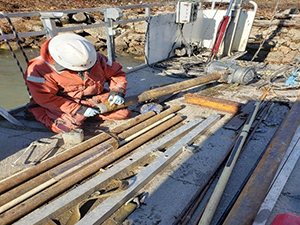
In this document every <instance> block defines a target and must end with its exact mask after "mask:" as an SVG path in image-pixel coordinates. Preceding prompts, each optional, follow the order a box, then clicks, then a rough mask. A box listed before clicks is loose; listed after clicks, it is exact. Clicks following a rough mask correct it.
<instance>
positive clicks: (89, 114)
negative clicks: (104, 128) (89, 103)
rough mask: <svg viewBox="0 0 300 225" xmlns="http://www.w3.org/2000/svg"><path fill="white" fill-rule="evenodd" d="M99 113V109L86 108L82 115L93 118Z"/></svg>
mask: <svg viewBox="0 0 300 225" xmlns="http://www.w3.org/2000/svg"><path fill="white" fill-rule="evenodd" d="M99 113H100V111H99V109H94V108H87V109H86V110H85V112H84V113H83V115H84V116H85V117H93V116H96V115H98V114H99Z"/></svg>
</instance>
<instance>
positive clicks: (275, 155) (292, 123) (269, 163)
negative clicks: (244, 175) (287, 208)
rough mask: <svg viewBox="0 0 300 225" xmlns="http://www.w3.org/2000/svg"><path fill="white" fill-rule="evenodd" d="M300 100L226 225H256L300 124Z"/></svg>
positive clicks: (257, 168)
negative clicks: (262, 205) (258, 214)
mask: <svg viewBox="0 0 300 225" xmlns="http://www.w3.org/2000/svg"><path fill="white" fill-rule="evenodd" d="M299 112H300V98H298V99H297V101H296V102H295V103H294V105H293V106H292V108H291V110H290V111H289V112H288V114H287V115H286V117H285V119H284V121H283V122H282V124H281V125H280V127H279V129H278V130H277V132H276V133H275V135H274V137H273V139H272V141H271V143H270V144H269V145H268V148H267V150H266V153H265V154H264V156H263V157H262V159H261V160H260V162H259V163H258V165H257V167H256V169H255V170H254V172H253V173H252V175H251V177H250V179H249V181H248V182H247V184H246V185H245V187H244V189H243V191H242V193H241V194H240V196H239V197H238V199H237V201H236V203H235V204H234V205H233V207H232V209H231V211H230V212H229V214H228V216H227V218H226V220H225V222H224V223H223V224H224V225H229V224H230V225H237V224H245V225H246V224H252V223H253V221H254V219H255V216H256V214H257V212H258V210H259V207H260V205H261V204H262V202H263V200H264V198H265V196H266V194H267V191H268V189H269V186H270V184H271V183H272V180H273V178H274V176H275V174H276V171H277V169H278V167H279V165H280V162H281V160H282V158H283V156H284V154H285V152H286V150H287V148H288V147H289V144H290V142H291V140H292V138H293V134H294V133H295V132H296V130H297V129H298V127H299V124H300V116H299Z"/></svg>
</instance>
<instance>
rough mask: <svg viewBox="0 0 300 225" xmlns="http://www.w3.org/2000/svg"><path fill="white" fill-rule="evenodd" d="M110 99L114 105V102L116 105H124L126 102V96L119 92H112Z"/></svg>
mask: <svg viewBox="0 0 300 225" xmlns="http://www.w3.org/2000/svg"><path fill="white" fill-rule="evenodd" d="M108 101H109V102H110V106H112V105H113V104H115V105H122V104H124V98H123V97H122V96H120V95H118V94H114V95H112V94H110V95H109V97H108Z"/></svg>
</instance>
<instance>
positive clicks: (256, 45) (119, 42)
mask: <svg viewBox="0 0 300 225" xmlns="http://www.w3.org/2000/svg"><path fill="white" fill-rule="evenodd" d="M161 10H166V9H161ZM139 13H140V14H142V13H144V11H143V10H142V9H136V10H135V11H134V16H135V17H136V15H137V14H139ZM131 15H132V12H131V13H126V12H125V13H124V16H123V19H124V18H126V19H130V18H132V16H131ZM142 16H144V15H142ZM103 21H104V18H103V14H100V13H99V15H96V14H90V13H84V12H81V13H73V14H68V15H66V16H64V17H63V18H61V19H60V20H57V22H56V24H57V26H58V27H72V26H78V25H80V26H82V29H81V30H77V31H76V33H78V34H80V35H82V36H84V37H86V38H87V39H88V40H89V41H91V42H92V43H93V44H94V46H95V47H96V49H97V51H99V52H105V50H106V34H105V27H96V28H89V29H85V25H88V24H93V23H100V22H103ZM14 24H15V25H16V26H19V27H17V31H18V30H19V32H24V29H25V28H26V32H28V31H40V30H42V29H43V26H42V22H40V21H39V20H26V19H22V21H20V19H15V21H14ZM20 29H23V30H21V31H20ZM145 29H146V26H145V22H144V21H141V22H134V23H130V24H125V25H124V24H120V25H118V26H117V27H116V32H117V33H118V34H119V35H117V36H116V38H115V47H116V49H115V50H116V52H118V53H120V54H131V55H144V46H145V39H144V38H145V32H146V30H145ZM44 41H45V38H40V37H32V38H27V39H22V40H21V42H22V45H23V47H25V48H26V47H30V48H39V47H40V45H41V43H42V42H44ZM13 45H14V46H13V48H16V47H17V46H16V44H15V43H13ZM3 48H7V47H6V45H5V44H4V43H0V49H3ZM247 51H248V54H250V55H252V56H255V55H256V61H266V62H270V63H276V64H288V63H290V62H293V61H294V59H295V58H296V57H297V56H300V13H299V10H297V9H289V10H285V11H283V12H282V13H280V14H279V13H278V14H276V15H275V16H274V19H272V20H265V19H263V18H255V20H254V23H253V27H252V31H251V34H250V37H249V40H248V44H247Z"/></svg>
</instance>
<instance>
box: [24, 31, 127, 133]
mask: <svg viewBox="0 0 300 225" xmlns="http://www.w3.org/2000/svg"><path fill="white" fill-rule="evenodd" d="M125 76H126V73H125V72H124V71H123V70H122V66H121V65H120V64H118V63H117V62H112V65H108V64H107V58H106V57H105V56H104V55H102V54H100V53H97V52H96V50H95V48H94V46H93V45H92V43H90V42H89V41H88V40H86V39H85V38H83V37H81V36H79V35H76V34H71V33H66V34H61V35H57V36H55V37H53V38H52V39H49V40H47V41H46V42H45V43H44V44H43V45H42V47H41V55H40V56H39V57H36V58H34V59H32V60H30V62H29V65H28V68H27V71H26V73H25V77H24V79H25V81H26V84H27V86H28V89H29V92H30V94H31V96H32V98H31V101H30V103H29V107H28V111H29V112H30V113H32V114H33V115H34V117H35V119H36V120H37V121H39V122H41V123H43V124H44V125H45V126H46V127H47V128H49V129H50V130H52V131H53V132H56V133H60V132H62V131H65V132H68V131H70V130H71V129H75V128H83V124H84V120H86V119H87V118H88V117H93V118H96V119H99V120H113V119H116V120H118V119H126V118H128V117H129V116H130V111H129V110H128V109H119V110H117V111H114V112H108V113H104V114H99V112H100V111H99V109H97V107H96V106H97V104H99V103H101V102H105V101H109V102H110V105H113V104H116V105H122V104H123V103H124V96H125V92H126V85H127V80H126V77H125ZM106 82H107V83H108V87H109V89H110V90H107V89H105V88H104V84H105V83H106Z"/></svg>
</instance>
